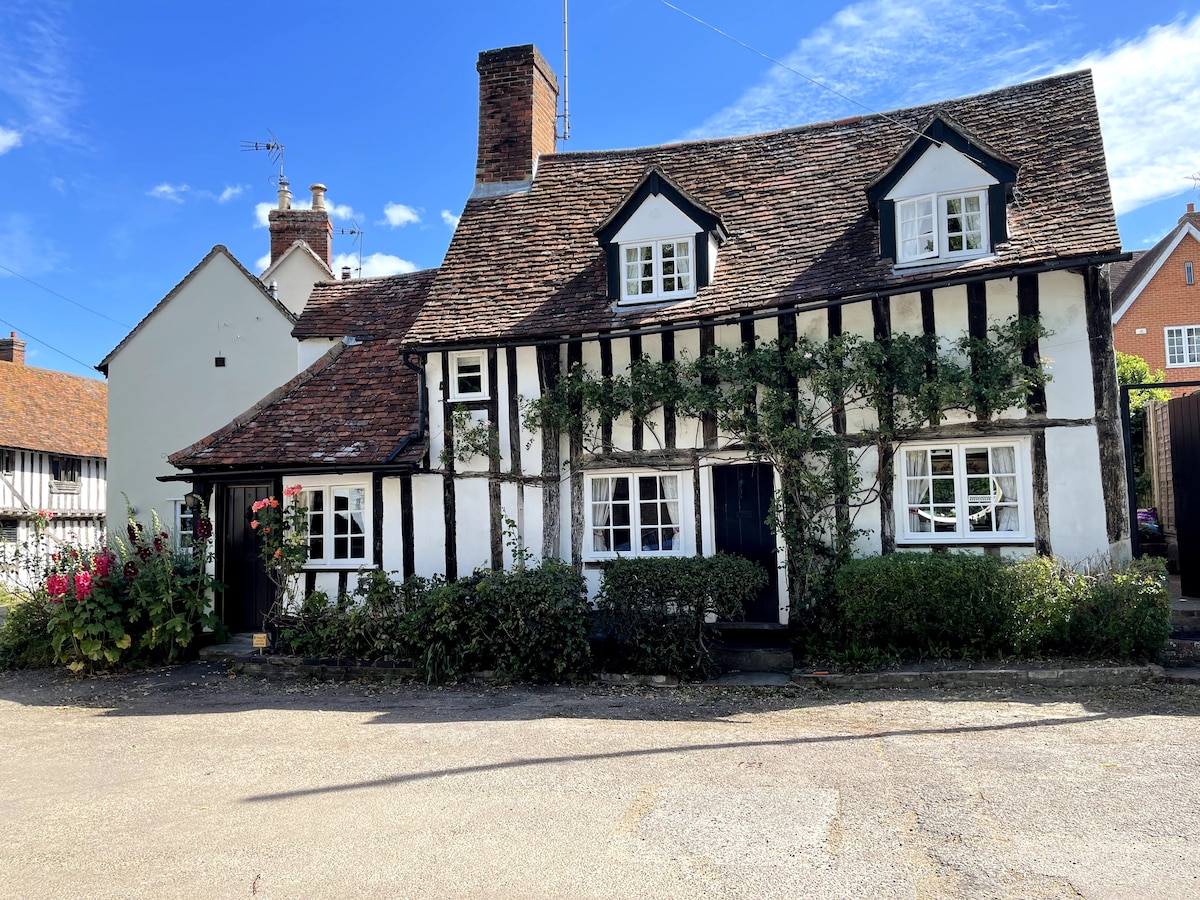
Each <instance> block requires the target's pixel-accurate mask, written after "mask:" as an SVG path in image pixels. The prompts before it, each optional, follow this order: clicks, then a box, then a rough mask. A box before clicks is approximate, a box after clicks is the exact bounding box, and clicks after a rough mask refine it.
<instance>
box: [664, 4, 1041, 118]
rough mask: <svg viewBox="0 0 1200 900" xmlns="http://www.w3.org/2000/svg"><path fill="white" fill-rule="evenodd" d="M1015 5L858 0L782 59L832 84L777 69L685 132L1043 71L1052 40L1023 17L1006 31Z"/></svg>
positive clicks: (838, 113)
mask: <svg viewBox="0 0 1200 900" xmlns="http://www.w3.org/2000/svg"><path fill="white" fill-rule="evenodd" d="M1009 7H1012V4H1011V2H1007V0H998V2H994V3H990V4H985V5H984V6H982V7H978V8H977V7H976V6H973V5H971V4H962V3H958V2H955V0H861V2H858V3H853V4H851V5H849V6H847V7H845V8H843V9H841V10H839V11H838V12H837V13H836V14H835V15H834V16H833V18H831V19H830V20H828V21H827V22H825V23H823V24H822V25H820V26H819V27H817V28H816V29H815V30H814V31H813V32H812V33H811V34H809V35H808V36H807V37H805V38H804V39H803V40H801V41H800V43H799V44H798V45H797V47H796V49H795V50H793V51H792V52H791V53H790V54H788V55H787V56H786V57H784V59H783V60H782V62H784V63H785V64H786V65H788V66H790V67H791V68H792V69H794V70H795V71H796V72H799V73H802V75H804V76H808V77H809V78H815V79H817V80H818V81H820V82H821V83H822V84H824V85H825V87H824V88H822V87H819V86H817V85H815V84H813V83H812V82H811V81H809V80H807V79H806V78H804V77H802V75H797V74H794V73H793V72H790V71H787V70H786V69H783V68H780V67H779V66H772V67H771V68H770V69H768V70H767V72H766V73H765V75H764V78H763V80H762V81H761V82H760V83H759V84H757V85H755V86H754V87H752V88H750V89H749V90H747V91H746V92H744V93H743V94H742V96H741V97H740V98H738V100H737V101H735V102H734V103H733V104H731V105H730V106H729V107H727V108H725V109H723V110H721V111H720V112H718V113H717V114H716V115H714V116H712V117H711V118H709V119H708V121H706V122H704V123H703V124H702V125H701V126H700V127H698V128H695V129H693V130H692V131H691V132H690V133H689V134H687V135H686V137H688V138H705V137H716V136H721V135H730V134H749V133H753V132H758V131H768V130H772V129H775V128H784V127H788V126H792V125H803V124H806V123H808V122H816V121H821V120H824V119H831V118H840V117H843V116H847V115H855V114H860V113H864V114H865V113H867V112H868V111H869V110H868V109H866V108H864V107H863V106H861V105H859V103H855V102H853V101H852V100H849V99H846V98H853V100H857V101H859V102H860V103H867V104H868V105H869V106H870V107H871V108H872V109H877V110H888V109H895V108H897V107H902V106H911V105H915V104H919V103H925V102H930V101H933V100H940V99H944V98H946V97H956V96H961V95H963V94H968V93H972V92H974V91H979V90H984V89H986V88H988V87H991V86H994V85H996V84H1002V83H1007V81H1008V80H1010V79H1011V75H1012V74H1013V73H1019V74H1024V73H1028V72H1029V71H1030V70H1032V69H1035V68H1037V66H1038V60H1039V59H1041V58H1043V57H1044V55H1045V51H1046V49H1047V46H1048V45H1047V41H1046V40H1041V41H1039V40H1031V39H1030V33H1029V30H1028V29H1026V28H1023V27H1018V26H1017V24H1015V23H1013V24H1011V25H1010V27H1009V28H1008V29H1007V30H1005V31H998V30H997V28H996V21H997V16H998V15H1001V17H1002V18H1003V19H1005V20H1006V21H1010V22H1012V20H1013V19H1020V18H1021V17H1022V13H1021V12H1020V10H1018V9H1016V8H1015V7H1013V8H1009ZM950 47H971V48H972V50H971V63H970V66H969V67H964V66H959V65H950V64H947V56H946V50H947V48H950ZM833 91H836V92H837V93H833ZM838 94H841V95H844V96H838Z"/></svg>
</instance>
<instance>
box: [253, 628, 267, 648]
mask: <svg viewBox="0 0 1200 900" xmlns="http://www.w3.org/2000/svg"><path fill="white" fill-rule="evenodd" d="M254 646H255V648H258V649H261V648H263V647H267V646H270V645H269V644H268V643H267V635H266V632H262V631H259V632H256V633H255V634H254Z"/></svg>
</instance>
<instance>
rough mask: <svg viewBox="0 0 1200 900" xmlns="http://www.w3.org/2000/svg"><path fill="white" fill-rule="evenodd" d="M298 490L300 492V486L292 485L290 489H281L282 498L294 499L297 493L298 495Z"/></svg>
mask: <svg viewBox="0 0 1200 900" xmlns="http://www.w3.org/2000/svg"><path fill="white" fill-rule="evenodd" d="M300 490H301V488H300V485H298V484H293V485H292V486H291V487H286V488H284V489H283V496H285V497H295V496H296V495H297V494H298V493H300Z"/></svg>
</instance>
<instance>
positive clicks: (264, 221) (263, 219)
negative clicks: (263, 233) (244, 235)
mask: <svg viewBox="0 0 1200 900" xmlns="http://www.w3.org/2000/svg"><path fill="white" fill-rule="evenodd" d="M275 206H276V204H274V203H268V202H266V201H265V200H264V201H263V202H262V203H255V204H254V227H255V228H266V227H267V226H268V225H270V224H271V220H270V219H268V218H267V214H268V213H270V212H271V210H273V209H274V208H275Z"/></svg>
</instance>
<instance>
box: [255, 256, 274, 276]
mask: <svg viewBox="0 0 1200 900" xmlns="http://www.w3.org/2000/svg"><path fill="white" fill-rule="evenodd" d="M269 265H271V254H270V253H264V254H263V255H262V256H260V257H259V258H258V259H256V260H255V261H254V271H256V272H260V273H261V272H265V271H267V266H269Z"/></svg>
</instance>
